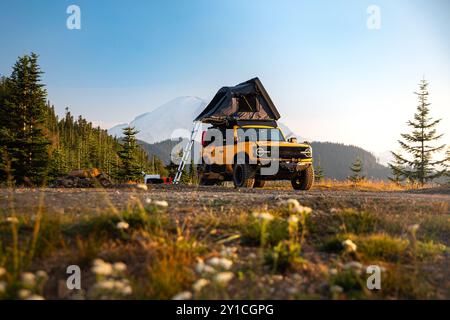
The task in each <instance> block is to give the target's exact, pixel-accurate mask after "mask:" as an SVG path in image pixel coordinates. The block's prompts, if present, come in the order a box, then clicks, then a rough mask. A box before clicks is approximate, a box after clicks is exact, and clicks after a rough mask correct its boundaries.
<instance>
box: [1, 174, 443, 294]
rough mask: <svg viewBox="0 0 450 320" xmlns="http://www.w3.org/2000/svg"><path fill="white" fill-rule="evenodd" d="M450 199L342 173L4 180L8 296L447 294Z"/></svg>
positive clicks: (4, 275)
mask: <svg viewBox="0 0 450 320" xmlns="http://www.w3.org/2000/svg"><path fill="white" fill-rule="evenodd" d="M449 203H450V194H449V189H448V188H430V189H424V190H417V189H413V190H409V189H404V188H395V187H394V186H392V185H391V184H387V185H385V186H381V185H379V184H373V185H371V186H370V185H363V186H360V187H354V186H350V185H345V184H336V185H333V183H332V182H325V183H323V184H319V185H317V186H316V187H315V188H314V189H313V190H311V191H308V192H296V191H293V190H289V189H287V188H284V187H283V186H280V185H269V186H268V187H267V188H264V189H259V190H255V189H253V190H243V189H242V190H237V189H234V188H230V187H227V186H221V187H197V186H149V188H148V190H144V188H142V189H139V188H119V189H20V188H19V189H7V188H3V189H1V190H0V298H2V299H449V298H450V270H449V268H448V266H449V265H450V258H449V257H450V256H449V253H450V252H449V245H450V211H449ZM373 265H375V266H377V267H379V270H380V271H381V282H380V284H381V288H380V289H373V290H371V289H369V288H368V287H367V278H368V276H369V275H370V274H368V273H367V271H368V269H367V267H368V266H373ZM69 266H76V267H79V270H80V271H81V277H80V284H81V289H80V290H78V289H73V290H71V289H70V285H69V287H68V286H67V279H68V278H69V277H70V275H71V273H70V272H69V273H68V269H67V268H68V267H69ZM72 268H73V267H72ZM70 270H72V269H70Z"/></svg>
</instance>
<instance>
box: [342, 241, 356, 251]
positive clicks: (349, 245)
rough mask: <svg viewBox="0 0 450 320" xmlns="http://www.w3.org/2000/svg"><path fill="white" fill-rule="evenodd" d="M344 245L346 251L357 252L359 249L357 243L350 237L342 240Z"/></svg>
mask: <svg viewBox="0 0 450 320" xmlns="http://www.w3.org/2000/svg"><path fill="white" fill-rule="evenodd" d="M342 246H343V247H344V249H345V251H347V252H356V249H357V246H356V244H355V243H354V242H353V241H352V240H350V239H347V240H345V241H342Z"/></svg>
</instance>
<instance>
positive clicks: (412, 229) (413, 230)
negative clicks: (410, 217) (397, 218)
mask: <svg viewBox="0 0 450 320" xmlns="http://www.w3.org/2000/svg"><path fill="white" fill-rule="evenodd" d="M419 227H420V225H419V224H413V225H411V226H409V227H408V231H409V232H410V233H412V234H416V232H417V230H419Z"/></svg>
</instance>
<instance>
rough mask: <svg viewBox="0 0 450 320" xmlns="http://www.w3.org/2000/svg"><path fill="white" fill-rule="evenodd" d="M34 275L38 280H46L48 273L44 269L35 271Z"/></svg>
mask: <svg viewBox="0 0 450 320" xmlns="http://www.w3.org/2000/svg"><path fill="white" fill-rule="evenodd" d="M36 277H37V278H38V279H39V280H40V281H46V280H47V279H48V274H47V272H45V271H44V270H39V271H37V272H36Z"/></svg>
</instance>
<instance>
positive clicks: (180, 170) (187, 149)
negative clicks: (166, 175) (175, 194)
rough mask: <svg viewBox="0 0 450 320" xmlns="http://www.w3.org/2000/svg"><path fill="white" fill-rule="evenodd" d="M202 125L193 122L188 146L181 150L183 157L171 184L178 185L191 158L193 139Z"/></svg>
mask: <svg viewBox="0 0 450 320" xmlns="http://www.w3.org/2000/svg"><path fill="white" fill-rule="evenodd" d="M201 125H202V123H201V122H200V121H196V122H194V125H193V127H192V132H191V139H190V140H189V142H188V144H186V146H185V147H184V150H183V156H182V157H181V162H180V164H179V165H178V170H177V174H176V175H175V178H174V179H173V184H178V183H179V182H180V180H181V175H182V174H183V170H184V167H185V166H186V162H187V161H188V159H189V157H190V156H191V150H192V146H193V145H194V142H195V138H196V136H197V132H198V130H199V129H200V127H201Z"/></svg>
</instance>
